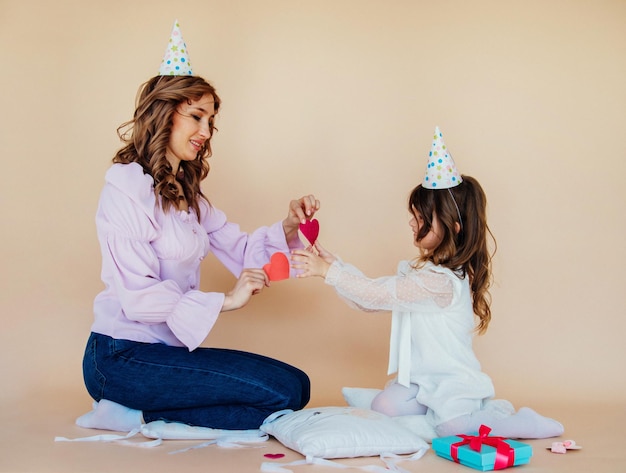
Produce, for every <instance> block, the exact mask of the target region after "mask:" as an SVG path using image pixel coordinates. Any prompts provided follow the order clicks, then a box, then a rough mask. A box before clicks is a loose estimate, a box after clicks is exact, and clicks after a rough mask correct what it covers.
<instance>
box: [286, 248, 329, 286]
mask: <svg viewBox="0 0 626 473" xmlns="http://www.w3.org/2000/svg"><path fill="white" fill-rule="evenodd" d="M313 250H315V251H313ZM336 259H337V258H336V257H335V256H334V255H333V254H331V253H330V252H328V251H326V249H324V248H323V247H322V245H320V244H319V243H318V242H315V245H314V246H313V247H309V248H308V249H306V250H293V251H292V252H291V261H292V265H291V266H292V267H293V268H294V269H296V270H297V271H298V272H297V274H296V277H298V278H308V277H311V276H320V277H322V278H325V277H326V273H327V272H328V268H330V265H331V264H333V261H335V260H336Z"/></svg>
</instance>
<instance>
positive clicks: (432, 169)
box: [422, 127, 463, 189]
mask: <svg viewBox="0 0 626 473" xmlns="http://www.w3.org/2000/svg"><path fill="white" fill-rule="evenodd" d="M462 181H463V179H461V175H460V174H459V172H458V171H457V169H456V165H455V164H454V160H453V159H452V156H451V155H450V153H449V152H448V147H447V146H446V144H445V143H444V142H443V135H442V134H441V131H439V127H436V128H435V135H434V136H433V144H432V146H431V148H430V153H429V154H428V166H427V167H426V175H425V176H424V180H423V181H422V186H423V187H425V188H426V189H449V188H450V187H456V186H458V185H459V184H460V183H461V182H462Z"/></svg>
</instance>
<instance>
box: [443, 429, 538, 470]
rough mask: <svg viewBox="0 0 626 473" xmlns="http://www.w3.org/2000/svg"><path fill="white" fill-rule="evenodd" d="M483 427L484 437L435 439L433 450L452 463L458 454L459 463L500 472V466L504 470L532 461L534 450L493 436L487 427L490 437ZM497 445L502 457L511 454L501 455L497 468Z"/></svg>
mask: <svg viewBox="0 0 626 473" xmlns="http://www.w3.org/2000/svg"><path fill="white" fill-rule="evenodd" d="M483 427H484V426H481V433H480V435H476V436H469V435H463V436H457V435H452V436H450V437H441V438H435V439H433V443H432V447H433V450H434V451H435V453H436V454H437V455H438V456H440V457H442V458H446V459H448V460H451V461H455V459H454V455H455V454H456V457H457V461H458V463H460V464H461V465H465V466H469V467H471V468H474V469H475V470H480V471H491V470H494V469H496V466H497V469H498V470H500V469H503V468H507V467H509V466H518V465H524V464H526V463H528V462H529V461H530V457H531V456H532V454H533V448H532V447H531V446H530V445H528V444H526V443H522V442H517V441H516V440H511V439H503V438H501V437H489V436H488V435H487V434H488V432H489V430H491V429H489V428H487V429H488V430H487V431H486V432H487V434H485V430H483ZM488 444H492V445H495V446H492V445H488ZM496 446H498V447H499V450H500V453H501V454H502V453H506V454H507V455H506V456H505V455H501V457H500V459H499V460H498V465H496V456H497V452H498V448H496ZM476 449H479V451H478V450H476ZM453 450H455V453H453ZM507 460H508V461H507ZM507 463H508V464H507Z"/></svg>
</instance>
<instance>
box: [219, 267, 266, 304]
mask: <svg viewBox="0 0 626 473" xmlns="http://www.w3.org/2000/svg"><path fill="white" fill-rule="evenodd" d="M269 285H270V280H269V278H268V277H267V274H266V273H265V271H263V270H262V269H244V270H243V271H242V273H241V276H239V279H238V280H237V282H236V283H235V287H233V289H232V290H231V291H230V292H228V293H227V294H226V295H225V297H224V304H223V305H222V312H226V311H229V310H235V309H241V308H242V307H243V306H245V305H246V304H247V303H248V302H249V301H250V298H251V297H252V296H254V295H255V294H258V293H259V292H261V291H262V290H263V288H264V287H266V286H269Z"/></svg>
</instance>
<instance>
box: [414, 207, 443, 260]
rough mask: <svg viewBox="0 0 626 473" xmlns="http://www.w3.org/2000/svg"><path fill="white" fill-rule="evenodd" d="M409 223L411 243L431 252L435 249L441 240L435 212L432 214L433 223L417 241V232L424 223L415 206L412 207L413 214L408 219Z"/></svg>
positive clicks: (441, 236)
mask: <svg viewBox="0 0 626 473" xmlns="http://www.w3.org/2000/svg"><path fill="white" fill-rule="evenodd" d="M409 225H410V226H411V230H413V244H414V245H415V246H417V247H418V248H419V249H420V250H422V251H425V252H431V251H433V250H435V248H437V247H438V246H439V245H440V244H441V242H442V241H443V235H442V232H441V224H440V223H439V219H438V218H437V214H433V223H432V225H431V227H430V231H429V232H428V233H427V234H426V236H425V237H424V238H422V239H421V240H419V241H417V234H418V233H419V231H420V228H422V226H423V225H424V219H423V218H422V215H421V214H420V213H419V212H418V211H417V210H416V209H415V207H413V215H412V216H411V219H410V220H409Z"/></svg>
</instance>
